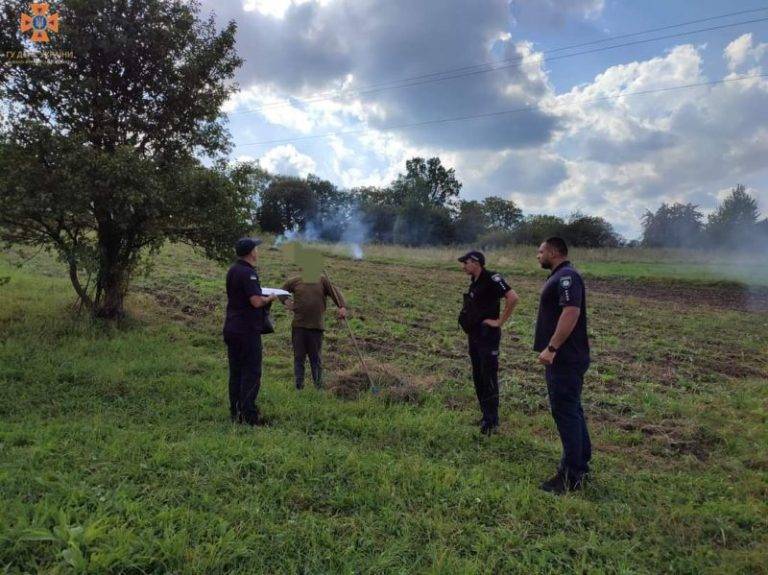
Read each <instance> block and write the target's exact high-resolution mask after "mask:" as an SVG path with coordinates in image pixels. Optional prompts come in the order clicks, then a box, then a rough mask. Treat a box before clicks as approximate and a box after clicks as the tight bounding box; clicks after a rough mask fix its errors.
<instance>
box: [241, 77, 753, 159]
mask: <svg viewBox="0 0 768 575" xmlns="http://www.w3.org/2000/svg"><path fill="white" fill-rule="evenodd" d="M766 77H768V74H753V75H749V76H739V77H737V78H723V79H720V80H712V81H709V82H697V83H693V84H683V85H679V86H669V87H666V88H654V89H650V90H639V91H636V92H625V93H623V94H616V95H613V96H602V97H599V98H590V99H587V100H583V101H582V103H584V104H592V103H596V102H606V101H610V100H618V99H619V98H624V97H625V96H642V95H647V94H658V93H662V92H672V91H677V90H685V89H690V88H699V87H703V86H717V85H719V84H728V83H732V82H743V81H744V80H752V79H756V78H766ZM537 109H538V108H537V106H536V105H529V106H525V107H522V108H513V109H511V110H500V111H497V112H487V113H485V114H472V115H467V116H455V117H451V118H439V119H435V120H426V121H423V122H414V123H410V124H398V125H395V126H386V127H384V128H382V129H378V130H376V129H371V128H362V129H358V130H343V131H338V132H328V133H325V134H315V135H310V136H298V137H295V138H285V139H280V140H262V141H259V142H248V143H245V144H239V145H238V146H236V147H238V148H240V147H244V146H265V145H274V144H289V143H292V142H301V141H306V140H316V139H319V138H329V137H333V136H348V135H355V134H365V133H369V132H381V131H393V130H404V129H410V128H420V127H423V126H432V125H436V124H447V123H452V122H462V121H465V120H475V119H479V118H493V117H496V116H504V115H508V114H519V113H522V112H530V111H532V110H537Z"/></svg>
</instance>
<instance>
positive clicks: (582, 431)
mask: <svg viewBox="0 0 768 575" xmlns="http://www.w3.org/2000/svg"><path fill="white" fill-rule="evenodd" d="M537 259H538V260H539V263H540V264H541V267H542V268H544V269H548V270H552V273H550V274H549V278H547V281H546V283H545V284H544V287H543V289H542V290H541V300H540V302H539V314H538V318H537V319H536V335H535V337H534V344H533V349H534V350H535V351H538V352H540V354H539V362H540V363H542V364H544V366H545V376H546V380H547V392H548V394H549V405H550V408H551V410H552V417H553V418H554V420H555V424H556V425H557V431H558V433H559V435H560V441H561V442H562V444H563V456H562V459H561V460H560V465H559V466H558V470H557V474H556V475H555V476H554V477H552V478H551V479H549V480H547V481H545V482H544V483H542V484H541V488H542V489H543V490H544V491H549V492H552V493H557V494H561V493H565V492H567V491H571V490H575V489H581V487H582V486H583V483H584V478H585V475H586V474H587V473H588V472H589V460H590V459H591V457H592V445H591V443H590V440H589V431H588V430H587V422H586V420H585V419H584V410H583V409H582V407H581V388H582V385H583V383H584V374H585V373H586V371H587V368H589V340H588V338H587V301H586V294H585V290H584V281H583V280H582V278H581V275H579V272H577V271H576V270H575V269H574V268H573V267H572V266H571V262H569V261H568V246H566V244H565V242H564V241H563V240H562V239H561V238H555V237H553V238H549V239H547V240H546V241H545V242H543V243H542V244H541V246H539V251H538V255H537Z"/></svg>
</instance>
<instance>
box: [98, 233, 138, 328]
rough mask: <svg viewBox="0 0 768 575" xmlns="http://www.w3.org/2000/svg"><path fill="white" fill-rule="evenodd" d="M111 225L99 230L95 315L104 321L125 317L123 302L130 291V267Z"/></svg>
mask: <svg viewBox="0 0 768 575" xmlns="http://www.w3.org/2000/svg"><path fill="white" fill-rule="evenodd" d="M111 228H112V226H111V225H106V226H103V227H100V230H99V252H100V256H99V260H100V261H99V275H98V279H97V282H96V293H97V294H98V296H97V297H96V299H95V301H94V305H93V314H94V315H95V316H96V317H99V318H102V319H109V320H116V319H121V318H123V317H125V309H124V307H123V301H124V300H125V294H126V293H127V291H128V282H129V277H130V266H129V264H128V262H127V261H126V258H125V254H124V253H123V250H121V245H120V240H119V238H118V236H117V234H115V233H114V232H113V230H112V229H111Z"/></svg>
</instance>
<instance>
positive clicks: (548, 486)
mask: <svg viewBox="0 0 768 575" xmlns="http://www.w3.org/2000/svg"><path fill="white" fill-rule="evenodd" d="M584 479H585V474H583V473H581V474H573V473H568V472H567V471H561V470H558V472H557V474H556V475H554V476H553V477H551V478H550V479H547V480H546V481H545V482H544V483H542V484H541V485H540V486H539V487H540V488H541V489H542V490H543V491H547V492H549V493H554V494H555V495H563V494H564V493H568V492H569V491H579V490H580V489H582V487H584Z"/></svg>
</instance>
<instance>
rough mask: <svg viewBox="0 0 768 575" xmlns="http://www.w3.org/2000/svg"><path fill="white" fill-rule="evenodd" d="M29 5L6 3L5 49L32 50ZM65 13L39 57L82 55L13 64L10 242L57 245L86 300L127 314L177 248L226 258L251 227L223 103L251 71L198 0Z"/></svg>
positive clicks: (7, 203)
mask: <svg viewBox="0 0 768 575" xmlns="http://www.w3.org/2000/svg"><path fill="white" fill-rule="evenodd" d="M27 9H28V2H27V1H20V0H10V1H7V2H5V3H4V7H3V8H2V10H3V17H2V23H1V24H0V53H2V52H5V51H14V52H19V51H21V50H24V49H27V50H29V49H31V48H32V46H31V45H30V43H29V40H28V39H26V38H25V37H24V36H23V35H22V34H21V33H20V32H19V30H18V21H19V16H20V14H21V13H22V12H25V11H27ZM55 10H57V11H58V14H59V19H60V29H59V32H58V33H52V34H51V35H50V36H51V38H50V39H51V41H50V42H49V43H47V44H40V45H39V46H37V47H35V49H36V50H37V51H39V52H40V53H43V54H45V53H53V52H65V53H69V54H70V55H71V57H70V58H69V59H65V60H64V61H62V62H60V63H44V64H41V65H29V64H14V63H11V62H9V61H8V60H3V61H0V99H2V107H3V109H5V110H7V111H8V116H7V118H6V120H7V121H6V122H5V123H4V125H3V134H2V146H3V152H4V153H3V155H2V159H1V160H0V234H1V237H2V239H4V240H5V241H7V242H11V243H26V244H36V245H43V246H47V247H52V248H54V249H55V250H56V251H57V252H58V254H59V256H60V257H61V259H62V260H63V261H65V262H66V263H67V266H68V268H69V276H70V279H71V280H72V283H73V286H74V288H75V290H76V291H77V293H78V295H79V297H80V300H81V301H82V302H83V303H84V304H85V305H87V306H88V307H90V308H91V309H92V310H93V311H94V313H95V314H97V315H99V316H103V317H108V318H115V317H120V316H122V315H123V313H124V311H123V299H124V296H125V294H126V292H127V289H128V285H129V281H130V278H131V275H132V273H133V271H134V270H135V269H136V266H137V265H138V263H139V261H140V260H141V259H142V257H144V256H145V255H147V254H148V253H151V252H152V251H153V250H157V249H159V247H160V246H161V245H162V244H163V242H164V241H166V240H168V239H171V240H177V241H184V242H188V243H190V244H193V245H195V246H198V247H202V248H203V249H204V250H205V251H206V253H207V254H208V255H210V256H212V257H222V256H223V253H224V251H225V249H226V247H228V246H231V242H232V240H234V239H235V238H236V237H237V235H238V234H241V233H243V232H244V230H245V229H246V228H247V226H248V225H249V224H250V223H252V222H251V221H250V220H251V218H250V202H249V198H248V188H249V185H250V183H251V181H250V180H251V170H250V169H249V168H248V167H247V166H238V167H236V168H228V167H226V166H225V165H224V164H223V163H222V162H221V160H222V158H223V155H224V154H225V153H226V152H227V151H228V149H229V138H228V134H227V131H226V129H225V127H224V125H223V122H222V121H221V118H222V116H221V105H222V104H223V103H224V101H225V100H226V98H227V97H228V96H229V95H230V94H231V93H232V92H233V90H235V89H236V86H235V85H234V84H233V83H232V78H233V75H234V72H235V70H236V69H237V67H238V66H239V65H240V63H241V61H240V59H239V58H238V57H237V54H236V52H235V48H234V45H235V24H234V23H230V24H229V25H228V26H226V27H225V28H224V29H223V30H221V31H218V30H217V29H216V26H215V25H214V20H213V17H212V16H211V17H208V18H207V19H203V18H202V17H201V15H200V10H199V4H198V3H197V2H196V1H194V0H67V2H66V3H61V4H59V5H57V6H55ZM204 157H208V158H210V159H211V162H209V164H208V166H209V167H206V166H204V165H203V164H202V163H201V161H200V158H204ZM210 166H213V167H210ZM86 278H90V283H89V282H88V279H86Z"/></svg>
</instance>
